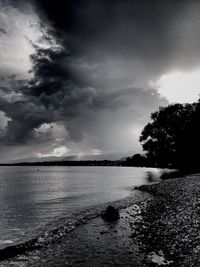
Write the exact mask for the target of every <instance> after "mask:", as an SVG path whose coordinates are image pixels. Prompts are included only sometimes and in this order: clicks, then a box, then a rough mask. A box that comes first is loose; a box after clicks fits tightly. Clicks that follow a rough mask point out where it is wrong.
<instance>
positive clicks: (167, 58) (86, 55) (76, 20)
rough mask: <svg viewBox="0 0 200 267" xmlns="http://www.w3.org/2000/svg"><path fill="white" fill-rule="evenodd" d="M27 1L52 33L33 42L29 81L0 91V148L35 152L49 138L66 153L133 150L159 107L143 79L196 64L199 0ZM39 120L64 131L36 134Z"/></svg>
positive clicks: (199, 49)
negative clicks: (2, 130) (2, 129)
mask: <svg viewBox="0 0 200 267" xmlns="http://www.w3.org/2000/svg"><path fill="white" fill-rule="evenodd" d="M11 2H12V1H10V3H11ZM16 3H18V4H16ZM19 3H20V7H19V8H21V9H22V10H23V8H25V7H24V5H23V1H18V2H15V6H16V7H17V6H18V5H19ZM30 3H32V4H33V3H35V4H34V5H35V10H36V11H37V12H38V14H39V16H40V19H41V22H42V23H41V30H42V29H43V26H42V24H43V25H46V24H49V23H50V24H51V25H53V27H54V31H50V32H48V33H47V34H46V35H45V34H44V36H43V38H44V39H46V42H47V43H48V42H49V43H50V45H49V46H45V47H41V46H36V45H35V46H34V48H35V53H34V54H33V55H32V56H31V59H32V64H33V65H32V66H33V68H32V74H33V79H31V80H30V81H29V82H28V83H25V82H24V83H22V84H20V85H19V84H16V83H17V79H18V77H13V78H12V80H13V85H12V88H9V92H12V94H11V93H9V94H8V92H7V91H6V90H8V89H6V88H5V87H3V86H2V88H0V110H1V111H3V112H4V113H5V115H6V116H7V117H8V118H10V119H11V120H10V121H8V125H7V132H6V134H5V135H4V136H3V135H1V136H0V141H1V144H2V146H3V145H4V146H5V145H6V144H7V145H10V146H11V145H12V146H13V147H18V146H20V145H24V146H25V145H26V146H27V147H29V148H30V150H31V149H32V150H34V148H33V146H34V144H37V143H41V148H42V149H43V148H44V147H45V146H46V145H48V144H49V142H52V140H53V141H55V142H58V143H59V145H66V146H67V147H68V146H71V149H72V150H73V145H72V143H78V144H79V145H80V147H83V148H84V149H86V147H87V146H88V148H89V147H91V148H94V149H99V150H101V151H103V152H106V151H109V152H112V151H117V150H118V151H123V150H124V151H128V150H134V149H135V150H136V149H138V148H139V146H138V137H139V131H140V130H141V129H142V127H143V126H144V125H145V124H146V123H147V121H148V119H149V116H150V113H151V112H152V111H154V110H156V109H157V108H158V107H159V106H160V105H166V104H167V101H166V100H165V99H163V98H162V97H161V96H160V95H159V94H158V92H157V90H155V89H152V88H149V87H148V82H149V80H151V79H152V80H155V79H157V78H158V77H159V76H160V75H161V74H163V73H165V72H167V71H169V70H172V69H175V68H182V69H184V68H192V67H195V66H197V65H198V64H199V60H198V58H197V55H198V54H199V52H200V43H199V42H200V39H199V28H200V20H199V18H198V14H199V11H200V3H199V2H197V1H190V3H189V2H188V1H157V0H154V1H145V0H143V1H128V0H122V1H119V0H118V1H113V0H109V1H106V0H96V1H92V0H88V1H78V0H73V1H71V0H70V1H67V5H66V1H59V3H55V1H51V2H50V1H47V0H42V1H31V2H30ZM3 31H4V29H2V30H0V35H1V34H4V33H3ZM11 74H13V73H10V75H11ZM11 89H12V90H11ZM11 95H12V97H11ZM45 123H47V124H51V123H56V124H59V125H60V124H61V125H63V127H65V129H66V133H67V134H65V135H64V137H63V138H58V139H59V140H57V141H56V140H55V133H54V134H51V128H50V130H48V132H46V133H43V134H42V135H41V136H38V135H37V131H36V130H37V129H38V128H40V127H41V125H43V124H45ZM131 131H132V132H131ZM134 131H135V132H134ZM131 134H132V136H133V138H132V139H131ZM134 152H135V151H134ZM26 153H27V152H26ZM72 153H73V151H72Z"/></svg>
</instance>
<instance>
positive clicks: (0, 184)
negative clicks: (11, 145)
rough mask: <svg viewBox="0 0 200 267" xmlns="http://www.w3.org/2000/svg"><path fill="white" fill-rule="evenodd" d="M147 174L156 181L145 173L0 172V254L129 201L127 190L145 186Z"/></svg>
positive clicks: (109, 170)
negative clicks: (96, 209) (94, 210)
mask: <svg viewBox="0 0 200 267" xmlns="http://www.w3.org/2000/svg"><path fill="white" fill-rule="evenodd" d="M149 172H152V173H154V174H155V176H159V175H160V171H159V170H157V169H149V168H120V167H39V168H38V167H21V166H20V167H0V222H1V228H0V249H2V248H5V247H7V246H10V245H15V244H17V243H22V242H25V241H27V240H30V239H31V238H33V237H34V236H38V233H39V232H40V231H42V229H43V228H44V227H45V225H52V224H54V227H55V223H56V222H58V221H59V218H65V219H66V218H68V219H69V224H68V227H69V229H70V227H72V225H73V220H72V221H71V222H70V219H72V218H73V216H72V214H76V217H78V215H79V214H81V211H85V210H86V209H87V208H90V207H93V206H97V205H100V204H104V203H107V202H110V201H116V200H120V199H124V198H127V197H128V196H130V194H131V191H129V190H128V187H134V186H138V185H141V184H144V183H147V182H148V174H149ZM50 222H51V223H50ZM59 224H60V226H61V224H62V220H60V221H59ZM70 225H71V226H70ZM60 226H59V227H60Z"/></svg>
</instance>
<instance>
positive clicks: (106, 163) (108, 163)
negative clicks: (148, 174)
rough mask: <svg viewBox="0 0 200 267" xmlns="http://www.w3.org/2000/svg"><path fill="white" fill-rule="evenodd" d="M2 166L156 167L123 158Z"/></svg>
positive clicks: (23, 163)
mask: <svg viewBox="0 0 200 267" xmlns="http://www.w3.org/2000/svg"><path fill="white" fill-rule="evenodd" d="M0 166H63V167H64V166H76V167H79V166H85V167H87V166H88V167H146V168H156V167H155V166H143V165H142V166H141V165H128V164H126V162H125V161H121V160H116V161H112V160H83V161H76V160H74V161H42V162H19V163H0Z"/></svg>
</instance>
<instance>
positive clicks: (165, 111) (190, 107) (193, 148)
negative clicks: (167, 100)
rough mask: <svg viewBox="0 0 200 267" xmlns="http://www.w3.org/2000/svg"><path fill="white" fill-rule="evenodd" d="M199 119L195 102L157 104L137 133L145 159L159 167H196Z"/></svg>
mask: <svg viewBox="0 0 200 267" xmlns="http://www.w3.org/2000/svg"><path fill="white" fill-rule="evenodd" d="M199 119H200V103H199V102H198V103H193V104H173V105H169V106H167V107H160V109H159V111H156V112H154V113H152V114H151V121H150V122H149V123H148V124H147V125H146V126H145V128H144V129H143V131H142V133H141V136H140V142H141V143H142V146H143V150H144V151H146V153H147V154H146V155H147V158H148V159H149V161H151V162H152V163H153V164H154V165H156V166H159V167H174V168H179V169H183V168H196V167H198V164H199V160H198V158H197V153H199V149H200V135H199V133H200V132H199Z"/></svg>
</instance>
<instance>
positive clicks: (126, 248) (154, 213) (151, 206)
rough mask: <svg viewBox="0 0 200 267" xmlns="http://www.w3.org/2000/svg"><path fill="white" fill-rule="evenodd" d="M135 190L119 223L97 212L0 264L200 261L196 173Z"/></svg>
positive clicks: (198, 178) (191, 263)
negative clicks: (138, 193)
mask: <svg viewBox="0 0 200 267" xmlns="http://www.w3.org/2000/svg"><path fill="white" fill-rule="evenodd" d="M138 189H139V190H140V191H142V192H145V193H144V196H145V197H144V198H143V199H140V200H138V201H137V200H135V202H134V203H133V204H132V205H131V206H129V207H126V208H124V207H123V208H122V209H120V219H119V220H118V221H117V222H114V223H107V222H105V221H103V220H102V218H101V217H100V216H99V217H97V218H94V219H92V220H90V221H89V222H88V223H86V224H82V225H80V226H79V227H77V228H76V229H75V230H74V231H72V232H70V233H67V234H66V236H65V237H64V238H62V239H61V240H60V242H56V243H55V244H52V245H51V246H49V247H46V248H42V249H40V250H38V251H33V252H29V253H27V254H25V255H21V256H18V257H16V258H15V259H13V260H12V262H11V261H10V260H9V261H7V262H2V263H1V266H16V265H18V266H139V267H140V266H141V267H142V266H187V267H188V266H195V267H196V266H200V175H191V176H188V177H184V178H178V179H172V180H166V181H162V182H160V183H157V184H149V185H143V186H140V187H139V188H138Z"/></svg>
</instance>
